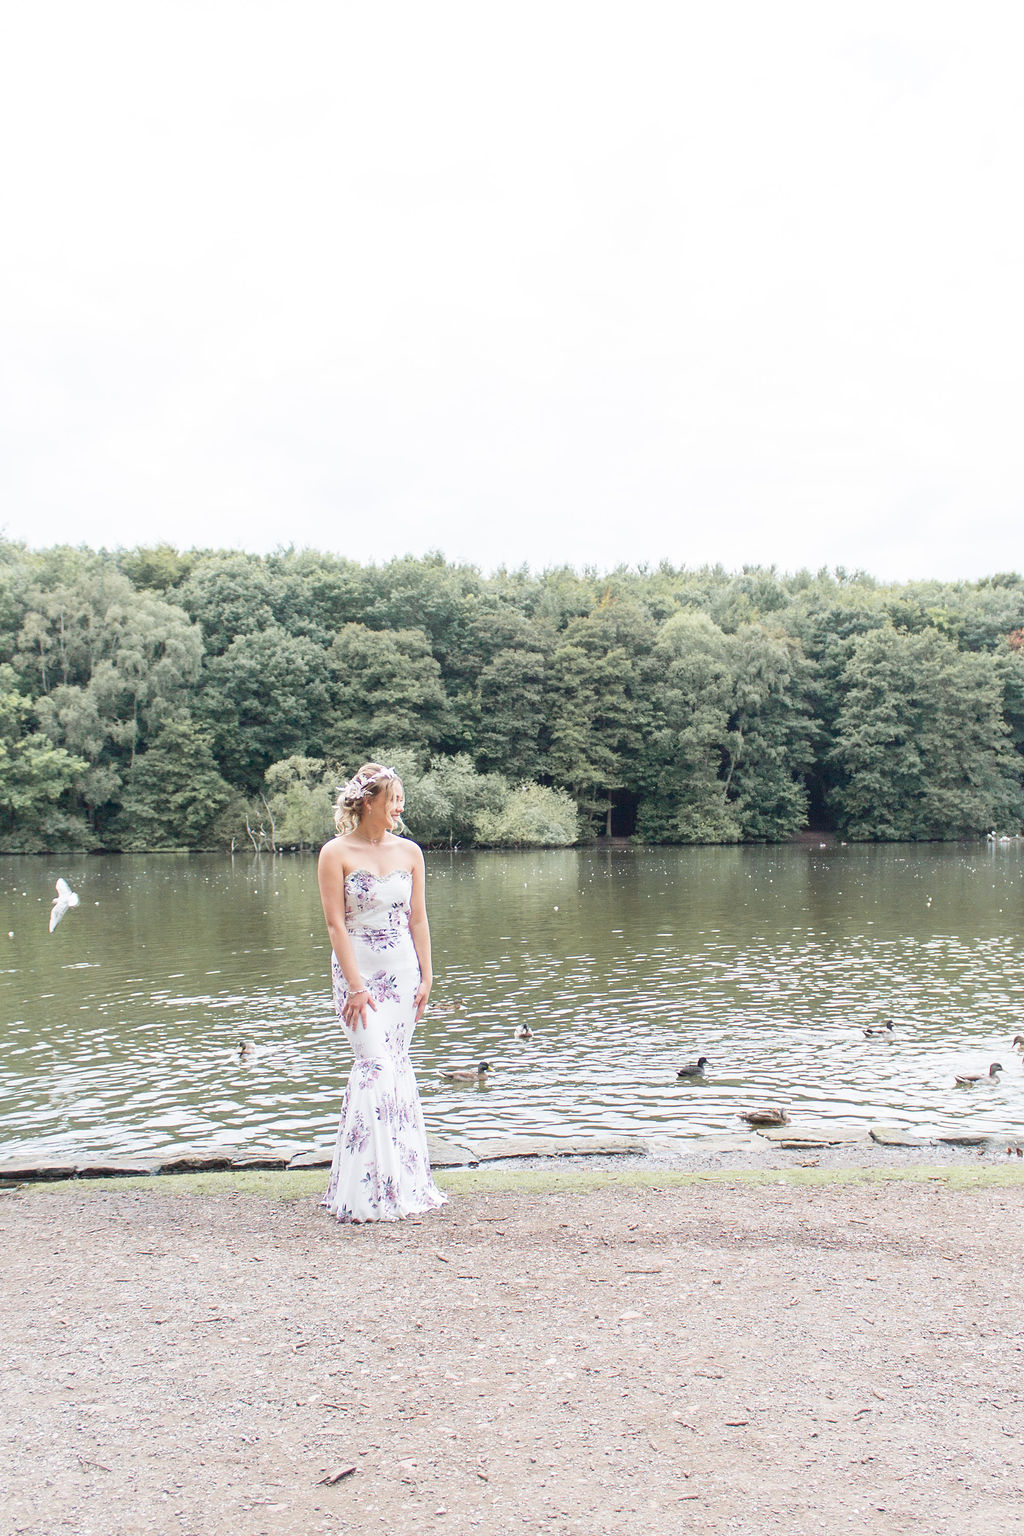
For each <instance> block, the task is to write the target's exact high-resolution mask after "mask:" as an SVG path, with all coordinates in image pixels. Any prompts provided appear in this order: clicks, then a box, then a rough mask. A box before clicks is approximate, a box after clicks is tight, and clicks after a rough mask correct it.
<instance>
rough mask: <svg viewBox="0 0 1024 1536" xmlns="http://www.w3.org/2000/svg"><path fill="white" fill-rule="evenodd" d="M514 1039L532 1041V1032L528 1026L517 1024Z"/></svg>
mask: <svg viewBox="0 0 1024 1536" xmlns="http://www.w3.org/2000/svg"><path fill="white" fill-rule="evenodd" d="M516 1039H517V1040H532V1039H533V1030H532V1029H531V1028H530V1026H529V1024H517V1025H516Z"/></svg>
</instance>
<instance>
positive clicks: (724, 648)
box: [637, 613, 743, 843]
mask: <svg viewBox="0 0 1024 1536" xmlns="http://www.w3.org/2000/svg"><path fill="white" fill-rule="evenodd" d="M653 659H654V668H655V681H654V683H653V686H652V704H653V710H654V714H653V720H652V725H651V729H650V730H649V732H648V733H647V737H646V742H645V747H644V751H643V754H642V771H643V784H644V790H643V797H642V800H641V803H640V810H639V814H638V818H637V835H638V836H639V837H641V838H644V839H646V840H648V841H651V842H681V843H727V842H735V841H736V840H737V839H738V838H739V837H740V836H741V835H742V831H743V828H742V824H741V821H740V818H739V815H738V814H737V810H736V807H735V806H733V805H730V804H729V802H728V790H729V783H730V780H729V777H728V768H727V765H728V764H730V763H734V762H735V761H736V760H737V759H738V757H739V754H740V751H741V748H742V734H741V732H740V731H739V730H738V729H734V728H733V727H732V726H731V724H730V721H731V717H732V715H733V711H734V704H735V672H736V665H737V658H736V643H735V641H734V640H733V638H732V637H731V636H729V635H726V634H724V633H723V632H722V630H720V629H719V627H718V625H717V624H715V623H714V621H713V620H712V619H710V618H708V616H707V615H706V614H703V613H678V614H675V615H674V616H673V617H672V618H671V619H667V620H666V622H665V623H664V624H663V625H662V627H661V629H660V631H659V633H658V637H657V640H656V642H655V646H654V653H653Z"/></svg>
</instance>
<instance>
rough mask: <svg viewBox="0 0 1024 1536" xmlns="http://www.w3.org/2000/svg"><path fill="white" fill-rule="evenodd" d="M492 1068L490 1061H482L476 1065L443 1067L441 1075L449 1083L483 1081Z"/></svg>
mask: <svg viewBox="0 0 1024 1536" xmlns="http://www.w3.org/2000/svg"><path fill="white" fill-rule="evenodd" d="M491 1070H492V1068H491V1064H490V1062H489V1061H481V1062H480V1063H479V1064H478V1065H477V1066H475V1067H441V1069H440V1072H441V1076H442V1077H443V1078H445V1079H446V1080H447V1081H448V1082H449V1083H482V1082H483V1081H484V1080H485V1079H486V1077H487V1074H488V1072H490V1071H491Z"/></svg>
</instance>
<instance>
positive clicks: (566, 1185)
mask: <svg viewBox="0 0 1024 1536" xmlns="http://www.w3.org/2000/svg"><path fill="white" fill-rule="evenodd" d="M435 1178H436V1180H437V1183H438V1185H439V1187H440V1188H441V1189H443V1190H445V1191H446V1192H447V1193H448V1194H449V1195H450V1196H452V1197H453V1198H456V1199H457V1198H458V1197H459V1196H460V1195H482V1194H524V1195H546V1194H562V1193H570V1194H571V1193H577V1194H584V1193H586V1191H588V1190H592V1189H609V1188H614V1187H616V1186H618V1187H622V1188H626V1189H684V1188H687V1187H689V1186H692V1185H700V1184H740V1185H749V1186H750V1187H751V1188H757V1187H759V1186H762V1185H770V1184H785V1185H789V1186H795V1187H797V1188H808V1189H820V1188H824V1187H828V1186H831V1185H843V1184H928V1183H937V1184H945V1185H947V1186H948V1187H949V1188H950V1189H1006V1188H1009V1187H1012V1186H1024V1167H1022V1166H1021V1164H1020V1163H1018V1162H1017V1161H1014V1162H1013V1163H1005V1164H1003V1163H988V1164H983V1165H981V1166H972V1165H970V1164H946V1165H944V1166H943V1167H941V1168H939V1167H930V1166H928V1164H925V1163H922V1164H920V1165H919V1166H913V1167H909V1168H907V1167H904V1168H891V1167H887V1168H870V1167H864V1168H731V1169H730V1168H714V1169H702V1170H699V1171H696V1172H687V1171H684V1170H681V1169H669V1168H636V1167H632V1168H631V1167H628V1166H622V1167H589V1168H578V1167H577V1168H565V1167H557V1166H555V1167H552V1166H550V1165H549V1164H547V1163H543V1164H540V1165H539V1166H537V1167H536V1168H505V1167H502V1166H500V1165H498V1166H493V1167H481V1168H448V1169H445V1170H443V1171H441V1172H438V1173H436V1174H435ZM326 1186H327V1174H326V1170H324V1169H311V1170H310V1169H302V1170H296V1171H295V1172H289V1171H288V1170H287V1169H285V1170H271V1171H267V1170H248V1169H246V1170H241V1169H240V1170H239V1171H237V1172H231V1173H178V1174H161V1175H159V1176H152V1177H141V1178H114V1179H61V1180H58V1181H55V1182H53V1183H40V1184H31V1185H22V1186H21V1192H22V1194H25V1193H28V1192H31V1193H32V1194H39V1195H45V1194H48V1193H50V1192H52V1191H64V1192H65V1193H66V1192H67V1191H69V1190H73V1191H74V1192H75V1193H76V1194H80V1195H82V1196H84V1197H85V1198H88V1197H89V1196H90V1195H92V1194H101V1193H106V1192H107V1191H109V1190H112V1189H122V1190H129V1189H132V1190H146V1191H147V1192H148V1193H150V1194H154V1195H256V1196H259V1197H260V1198H262V1199H266V1200H284V1201H298V1200H303V1201H305V1200H313V1199H316V1198H317V1197H318V1196H319V1195H320V1194H322V1192H323V1190H324V1189H325V1188H326Z"/></svg>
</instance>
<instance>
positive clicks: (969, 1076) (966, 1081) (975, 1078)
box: [956, 1061, 1003, 1088]
mask: <svg viewBox="0 0 1024 1536" xmlns="http://www.w3.org/2000/svg"><path fill="white" fill-rule="evenodd" d="M1002 1070H1003V1068H1002V1063H1001V1062H998V1061H994V1062H993V1063H992V1065H991V1066H990V1067H989V1069H988V1071H987V1072H958V1073H957V1075H956V1086H957V1087H958V1088H973V1087H975V1086H976V1084H978V1083H990V1084H995V1083H997V1082H998V1081H999V1074H1000V1072H1001V1071H1002Z"/></svg>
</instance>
